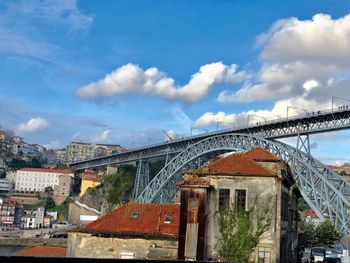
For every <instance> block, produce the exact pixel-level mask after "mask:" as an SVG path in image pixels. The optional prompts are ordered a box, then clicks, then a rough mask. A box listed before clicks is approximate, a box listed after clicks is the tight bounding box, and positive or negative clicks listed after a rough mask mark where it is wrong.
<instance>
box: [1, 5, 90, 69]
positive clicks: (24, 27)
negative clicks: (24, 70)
mask: <svg viewBox="0 0 350 263" xmlns="http://www.w3.org/2000/svg"><path fill="white" fill-rule="evenodd" d="M4 7H5V8H4V10H3V11H2V12H1V14H0V51H2V52H5V53H9V54H12V55H13V54H15V55H19V56H24V57H27V58H32V59H33V58H34V59H38V60H44V61H49V62H53V63H57V62H58V61H60V60H61V59H62V54H63V53H64V52H63V50H62V49H61V48H60V47H59V46H57V45H55V44H53V43H50V42H48V41H45V40H44V39H45V38H46V36H47V31H46V30H49V31H50V32H51V31H53V30H55V28H59V29H60V30H61V29H62V28H64V29H68V33H69V34H70V33H73V32H77V31H81V30H86V29H88V28H89V26H90V25H91V23H92V21H93V18H92V17H91V16H87V15H84V14H83V13H82V12H81V11H80V10H79V8H78V5H77V0H62V1H55V0H44V1H41V0H29V1H21V0H14V1H9V2H8V3H5V4H4ZM38 24H41V25H42V26H38Z"/></svg>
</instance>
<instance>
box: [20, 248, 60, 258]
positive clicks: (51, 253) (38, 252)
mask: <svg viewBox="0 0 350 263" xmlns="http://www.w3.org/2000/svg"><path fill="white" fill-rule="evenodd" d="M66 254H67V248H65V247H51V246H35V247H29V248H25V249H23V250H21V251H19V252H17V253H16V256H22V257H65V256H66Z"/></svg>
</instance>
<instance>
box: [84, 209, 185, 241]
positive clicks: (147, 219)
mask: <svg viewBox="0 0 350 263" xmlns="http://www.w3.org/2000/svg"><path fill="white" fill-rule="evenodd" d="M134 212H135V213H138V216H137V217H136V218H132V214H133V213H134ZM179 215H180V205H178V204H145V203H127V204H125V205H123V206H121V207H120V208H117V209H116V210H114V211H113V212H111V213H110V214H108V215H105V216H104V217H101V218H100V219H98V220H96V221H94V222H92V223H90V224H88V225H87V226H85V227H84V228H82V229H80V230H79V232H83V233H93V234H106V235H117V236H118V235H121V236H140V237H177V236H178V231H179V230H178V228H179V217H180V216H179ZM166 217H171V222H170V223H165V218H166Z"/></svg>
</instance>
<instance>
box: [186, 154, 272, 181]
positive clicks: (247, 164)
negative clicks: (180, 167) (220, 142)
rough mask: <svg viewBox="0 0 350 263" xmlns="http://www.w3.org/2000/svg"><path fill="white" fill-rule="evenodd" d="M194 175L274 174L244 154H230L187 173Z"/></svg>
mask: <svg viewBox="0 0 350 263" xmlns="http://www.w3.org/2000/svg"><path fill="white" fill-rule="evenodd" d="M188 174H194V175H251V176H273V175H274V174H273V173H272V172H271V171H270V170H268V169H266V168H264V167H262V166H261V165H260V164H259V163H257V162H255V161H253V160H252V159H251V158H248V157H246V156H245V154H244V153H236V154H231V155H229V156H227V157H225V158H222V159H219V160H217V161H215V162H213V163H210V164H209V165H208V166H206V167H202V168H199V169H195V170H193V171H190V172H188Z"/></svg>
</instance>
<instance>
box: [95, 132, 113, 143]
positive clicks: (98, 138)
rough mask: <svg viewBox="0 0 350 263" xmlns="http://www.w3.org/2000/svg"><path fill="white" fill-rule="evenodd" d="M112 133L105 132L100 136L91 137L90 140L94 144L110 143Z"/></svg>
mask: <svg viewBox="0 0 350 263" xmlns="http://www.w3.org/2000/svg"><path fill="white" fill-rule="evenodd" d="M111 132H112V131H111V130H105V131H104V132H102V133H101V134H100V135H97V136H91V137H90V139H91V140H92V141H94V142H108V141H109V136H110V134H111Z"/></svg>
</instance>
